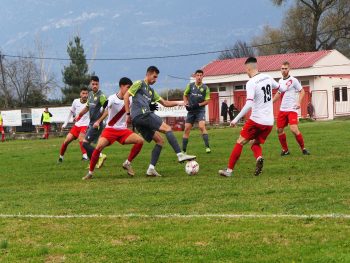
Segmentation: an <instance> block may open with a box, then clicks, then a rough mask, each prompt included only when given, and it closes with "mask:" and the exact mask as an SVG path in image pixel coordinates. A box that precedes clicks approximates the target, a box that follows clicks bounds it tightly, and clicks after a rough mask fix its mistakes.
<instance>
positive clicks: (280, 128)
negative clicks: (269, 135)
mask: <svg viewBox="0 0 350 263" xmlns="http://www.w3.org/2000/svg"><path fill="white" fill-rule="evenodd" d="M287 125H288V115H287V114H286V113H285V112H282V111H280V112H279V113H278V116H277V134H278V140H279V141H280V144H281V147H282V151H281V156H286V155H289V154H290V153H289V150H288V144H287V136H286V134H285V132H284V128H285V127H286V126H287Z"/></svg>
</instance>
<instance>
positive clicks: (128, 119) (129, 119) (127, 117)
mask: <svg viewBox="0 0 350 263" xmlns="http://www.w3.org/2000/svg"><path fill="white" fill-rule="evenodd" d="M126 123H127V124H131V123H132V119H131V116H130V115H126Z"/></svg>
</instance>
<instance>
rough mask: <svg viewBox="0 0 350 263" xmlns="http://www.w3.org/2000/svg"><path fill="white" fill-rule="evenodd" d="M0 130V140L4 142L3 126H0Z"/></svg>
mask: <svg viewBox="0 0 350 263" xmlns="http://www.w3.org/2000/svg"><path fill="white" fill-rule="evenodd" d="M0 131H1V141H2V142H4V141H5V131H4V128H3V127H2V126H0Z"/></svg>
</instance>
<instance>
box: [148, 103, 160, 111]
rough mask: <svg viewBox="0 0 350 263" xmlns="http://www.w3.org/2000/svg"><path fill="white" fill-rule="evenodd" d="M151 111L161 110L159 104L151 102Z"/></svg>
mask: <svg viewBox="0 0 350 263" xmlns="http://www.w3.org/2000/svg"><path fill="white" fill-rule="evenodd" d="M149 109H150V111H156V110H158V109H159V106H158V103H155V102H154V103H152V102H150V104H149Z"/></svg>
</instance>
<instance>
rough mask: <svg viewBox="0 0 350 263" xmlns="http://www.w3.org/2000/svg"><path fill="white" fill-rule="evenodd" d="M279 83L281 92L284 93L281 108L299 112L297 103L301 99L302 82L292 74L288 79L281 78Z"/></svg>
mask: <svg viewBox="0 0 350 263" xmlns="http://www.w3.org/2000/svg"><path fill="white" fill-rule="evenodd" d="M279 84H280V87H279V89H278V90H279V92H281V93H284V94H283V98H282V103H281V107H280V110H281V111H294V112H298V110H297V109H295V105H296V104H297V101H298V100H299V92H300V91H301V90H302V89H303V87H302V86H301V84H300V82H299V81H298V80H297V79H296V78H294V77H291V76H290V77H288V78H287V79H280V80H279Z"/></svg>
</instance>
